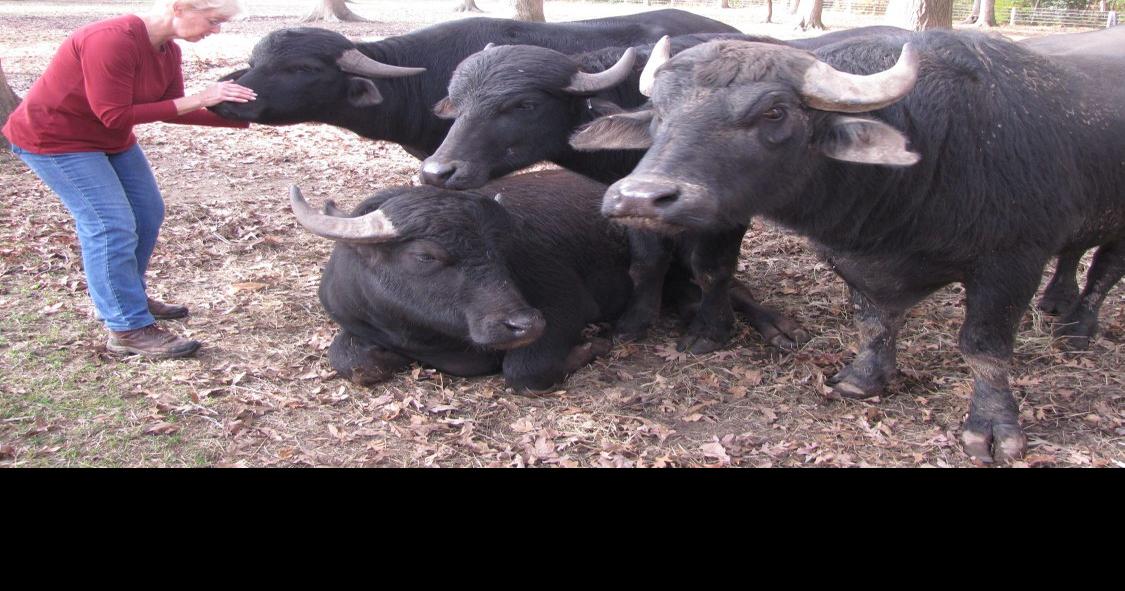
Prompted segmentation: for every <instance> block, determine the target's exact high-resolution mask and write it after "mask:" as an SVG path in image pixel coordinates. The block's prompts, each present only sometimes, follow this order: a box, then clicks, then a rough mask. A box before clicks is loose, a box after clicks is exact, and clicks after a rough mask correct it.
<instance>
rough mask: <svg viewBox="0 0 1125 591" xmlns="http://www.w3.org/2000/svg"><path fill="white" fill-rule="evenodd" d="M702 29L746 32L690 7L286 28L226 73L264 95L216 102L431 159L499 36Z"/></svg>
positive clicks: (544, 40)
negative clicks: (467, 64)
mask: <svg viewBox="0 0 1125 591" xmlns="http://www.w3.org/2000/svg"><path fill="white" fill-rule="evenodd" d="M697 32H717V33H727V32H730V33H737V32H738V30H737V29H735V28H734V27H731V26H729V25H725V24H723V23H721V22H719V21H716V20H712V19H709V18H706V17H702V16H698V15H695V14H692V13H690V12H685V11H682V10H654V11H651V12H644V13H640V14H634V15H628V16H620V17H612V18H603V19H594V20H586V21H575V22H566V23H529V22H523V21H516V20H509V19H496V18H470V19H462V20H457V21H452V22H447V23H441V24H437V25H433V26H430V27H426V28H424V29H420V30H418V31H414V32H411V33H408V34H406V35H401V36H398V37H389V38H387V39H384V40H382V41H376V42H372V43H353V42H352V41H349V40H348V39H347V38H345V37H344V36H342V35H340V34H339V33H335V32H333V31H328V30H325V29H315V28H295V29H284V30H279V31H274V32H272V33H270V34H269V35H267V36H266V37H264V38H263V39H262V40H261V41H259V42H258V44H257V45H256V46H255V47H254V50H253V52H252V54H251V56H250V67H249V68H248V69H245V70H240V71H237V72H234V73H232V74H229V75H227V76H225V77H224V79H225V80H237V81H238V83H239V84H241V85H243V86H246V87H248V88H252V89H253V90H254V91H255V92H256V93H257V95H258V98H257V100H254V101H251V102H249V103H221V104H219V105H216V106H214V107H211V109H212V110H214V111H215V112H216V113H218V114H219V115H221V116H223V117H227V118H229V119H237V120H241V121H252V122H255V123H262V124H266V125H287V124H293V123H303V122H319V123H328V124H331V125H336V126H339V127H344V128H347V129H350V130H352V131H354V132H355V133H357V134H359V135H361V136H364V137H367V138H371V139H377V140H387V141H391V142H395V143H397V144H400V145H402V146H403V148H404V149H405V150H406V151H407V152H409V153H411V154H412V155H414V156H416V157H418V158H425V157H426V156H429V155H430V154H431V153H433V151H434V150H435V149H436V148H437V147H438V145H440V144H441V140H442V138H444V137H445V133H446V132H447V131H448V130H449V126H450V123H449V122H448V121H444V120H441V119H438V118H437V117H436V116H434V114H433V113H432V112H431V110H430V109H431V107H433V105H434V103H436V102H437V101H438V100H440V99H441V98H442V97H444V96H445V94H446V92H445V88H446V85H447V84H448V82H449V75H450V74H451V73H452V72H453V68H454V67H455V66H456V65H457V64H458V63H459V62H460V61H461V60H462V59H464V58H465V57H466V56H468V55H470V54H472V53H474V52H476V51H479V50H480V49H481V48H482V47H484V46H485V44H487V43H489V42H493V43H503V44H512V43H520V44H527V45H540V46H544V47H552V48H555V49H558V50H560V51H566V52H577V51H584V50H590V49H597V48H600V47H607V46H613V45H635V44H638V43H644V42H646V41H647V42H652V41H656V40H657V39H659V38H660V37H661V36H662V35H679V34H684V33H697ZM422 69H424V70H425V73H424V74H421V72H422ZM415 74H420V75H415Z"/></svg>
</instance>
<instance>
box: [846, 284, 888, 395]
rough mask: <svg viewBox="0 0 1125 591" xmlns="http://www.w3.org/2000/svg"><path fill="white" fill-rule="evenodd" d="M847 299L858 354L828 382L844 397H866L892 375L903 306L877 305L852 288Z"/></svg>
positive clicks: (874, 393) (883, 385)
mask: <svg viewBox="0 0 1125 591" xmlns="http://www.w3.org/2000/svg"><path fill="white" fill-rule="evenodd" d="M851 298H852V306H853V307H854V308H855V325H856V330H857V332H858V333H859V354H857V355H856V357H855V359H853V360H852V362H851V363H849V364H848V365H847V366H846V367H844V369H841V370H840V371H839V372H838V373H837V374H836V375H834V376H832V377H831V378H829V379H828V385H829V386H832V388H833V390H835V391H836V393H838V394H840V395H841V396H845V397H847V398H869V397H871V396H875V395H877V394H879V393H881V392H882V391H883V389H884V388H886V387H887V384H888V383H889V382H890V380H891V378H892V377H893V376H894V374H895V371H896V370H895V364H896V352H895V344H896V338H897V336H898V330H899V328H901V327H902V323H903V318H904V317H905V312H906V309H905V308H888V307H886V306H879V305H878V304H876V303H875V302H873V301H871V300H870V299H869V298H868V297H867V296H865V295H864V294H863V293H861V292H860V291H859V290H857V289H855V288H854V287H853V288H851Z"/></svg>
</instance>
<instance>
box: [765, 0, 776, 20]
mask: <svg viewBox="0 0 1125 591" xmlns="http://www.w3.org/2000/svg"><path fill="white" fill-rule="evenodd" d="M762 22H763V23H772V22H773V0H766V20H764V21H762Z"/></svg>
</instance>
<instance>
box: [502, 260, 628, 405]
mask: <svg viewBox="0 0 1125 591" xmlns="http://www.w3.org/2000/svg"><path fill="white" fill-rule="evenodd" d="M574 281H575V282H578V281H579V279H578V278H577V277H575V278H574ZM582 308H583V306H581V305H575V302H574V301H573V300H572V299H568V300H567V301H565V302H564V301H561V300H559V301H553V302H546V303H544V304H542V305H541V306H540V308H539V309H540V310H541V311H542V312H543V316H544V317H546V318H550V319H551V321H550V322H548V323H547V328H546V330H544V332H543V336H541V337H539V338H538V339H536V340H535V341H534V342H532V343H530V344H528V345H525V346H523V347H518V348H516V349H512V350H510V351H507V352H505V353H504V361H503V370H504V381H505V382H507V384H508V385H509V386H511V387H513V388H516V389H527V390H531V391H535V392H545V391H549V390H551V389H552V388H554V387H555V386H556V385H558V384H559V383H561V382H562V381H563V380H565V379H566V377H567V376H568V375H570V374H571V373H572V372H574V371H575V370H577V369H578V368H580V367H582V366H584V365H586V364H587V363H589V362H590V361H592V360H593V359H594V357H596V356H597V355H598V354H599V353H604V352H605V351H608V350H609V348H608V346H606V344H605V343H604V340H600V341H601V342H598V341H595V342H593V343H583V342H582V329H584V328H585V327H586V318H585V317H584V316H583V314H582V311H581V309H582ZM584 345H588V346H584Z"/></svg>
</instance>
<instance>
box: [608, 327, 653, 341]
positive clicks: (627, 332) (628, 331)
mask: <svg viewBox="0 0 1125 591" xmlns="http://www.w3.org/2000/svg"><path fill="white" fill-rule="evenodd" d="M649 328H650V324H649V323H648V322H635V323H633V322H618V323H617V325H616V326H614V327H613V338H615V339H617V340H618V341H622V342H629V341H641V340H644V338H645V337H647V336H648V329H649Z"/></svg>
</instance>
